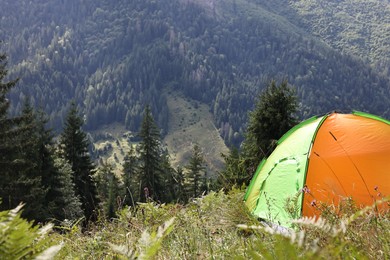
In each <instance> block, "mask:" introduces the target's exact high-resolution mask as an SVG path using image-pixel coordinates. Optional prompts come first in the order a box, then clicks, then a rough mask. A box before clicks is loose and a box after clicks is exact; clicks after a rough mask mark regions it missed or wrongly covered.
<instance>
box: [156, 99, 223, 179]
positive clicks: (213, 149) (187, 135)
mask: <svg viewBox="0 0 390 260" xmlns="http://www.w3.org/2000/svg"><path fill="white" fill-rule="evenodd" d="M167 104H168V108H169V129H168V134H167V136H166V137H165V138H164V140H163V142H164V144H166V145H167V147H168V151H169V153H170V155H171V158H172V164H173V166H175V167H176V166H179V165H181V166H184V165H186V164H187V163H188V161H189V158H190V157H191V155H192V149H193V146H194V145H195V144H198V145H199V147H200V148H201V149H202V151H203V154H204V158H205V160H206V163H207V169H208V171H209V172H212V173H215V172H216V171H218V170H220V169H221V168H222V167H223V159H222V157H221V155H220V154H221V153H225V154H227V153H228V148H227V147H226V145H225V143H224V142H223V140H222V138H221V137H220V135H219V132H218V130H217V129H216V127H215V125H214V122H213V117H212V115H211V113H210V112H209V107H208V106H207V105H205V104H200V103H199V102H197V101H195V100H191V99H186V98H184V97H183V96H181V95H179V94H178V93H173V92H172V93H171V94H169V95H167Z"/></svg>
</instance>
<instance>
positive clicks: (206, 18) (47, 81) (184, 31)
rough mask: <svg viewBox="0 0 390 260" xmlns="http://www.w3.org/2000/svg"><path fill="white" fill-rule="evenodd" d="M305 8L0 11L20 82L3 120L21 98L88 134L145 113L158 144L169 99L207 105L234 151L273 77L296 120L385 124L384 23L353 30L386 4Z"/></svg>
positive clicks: (198, 4) (36, 5) (143, 5)
mask: <svg viewBox="0 0 390 260" xmlns="http://www.w3.org/2000/svg"><path fill="white" fill-rule="evenodd" d="M312 2H313V1H310V3H306V2H305V1H287V0H276V1H261V0H224V1H221V0H218V1H217V0H210V1H205V0H158V1H157V0H132V1H124V0H118V1H109V0H94V1H92V0H83V1H80V0H77V1H76V0H67V1H59V0H57V1H49V0H35V1H23V0H21V1H11V0H4V1H3V3H2V8H1V9H0V17H1V28H0V39H2V40H3V41H4V42H5V46H4V47H5V48H3V49H4V50H5V51H6V52H7V53H8V54H9V56H10V65H11V69H10V72H11V77H20V78H21V80H20V82H19V84H18V87H17V88H16V89H15V91H14V92H13V93H12V95H11V99H12V101H13V108H12V112H13V113H16V112H17V111H19V110H20V106H21V105H20V100H21V99H22V98H23V97H24V96H30V97H31V98H32V102H33V103H34V104H35V105H37V106H42V107H44V109H45V111H46V112H47V113H48V114H49V115H50V117H51V124H52V126H53V127H55V128H59V127H60V126H61V124H62V120H63V117H64V114H65V112H66V109H67V104H68V103H69V100H71V99H75V100H76V101H77V102H78V103H79V104H80V106H81V108H82V110H83V111H84V113H85V119H86V126H87V128H88V129H89V130H92V129H96V128H98V127H99V126H101V125H103V124H108V123H113V122H123V123H124V124H125V125H126V127H127V128H128V129H129V130H138V128H139V124H140V119H141V116H142V110H143V108H144V106H145V104H151V105H152V110H153V113H154V116H155V118H156V120H157V122H158V124H159V126H160V128H163V129H164V130H165V133H166V132H167V131H168V129H169V127H168V125H167V122H168V120H167V119H168V116H169V112H168V107H167V99H166V94H164V93H166V92H164V91H163V90H164V89H166V88H170V89H172V90H178V91H181V92H182V93H184V94H185V95H187V96H188V97H190V98H192V99H195V100H198V101H200V102H203V103H206V104H208V105H209V106H210V110H211V112H212V114H213V116H214V121H215V124H216V125H217V127H218V128H219V129H220V133H221V136H222V137H223V138H224V140H225V141H227V142H228V143H234V144H238V143H239V141H240V140H241V138H242V135H241V134H242V132H243V130H244V129H245V123H246V119H247V112H248V111H249V110H250V109H252V107H253V102H254V98H255V97H256V95H257V94H258V93H259V92H260V91H261V89H262V88H263V87H264V85H265V82H266V81H267V80H269V79H272V78H274V79H278V80H281V79H287V80H288V81H289V83H290V84H292V85H294V86H295V87H296V89H297V94H298V96H299V99H300V102H301V109H300V116H301V117H302V118H304V117H308V116H311V115H313V114H320V113H324V112H328V111H330V110H335V109H337V110H351V109H356V110H362V111H366V112H370V113H374V114H378V115H381V116H384V117H386V118H390V109H389V106H388V104H389V103H390V80H389V75H388V71H386V69H385V68H388V67H389V66H388V65H386V64H388V57H389V48H387V47H386V46H387V45H386V44H389V41H387V40H386V39H388V38H386V37H388V36H387V35H388V30H389V29H388V22H386V21H387V20H386V19H388V17H389V16H386V17H385V18H384V19H383V21H380V22H374V21H372V22H371V23H370V24H369V25H365V24H364V22H361V26H363V27H364V26H366V27H367V28H370V29H367V30H366V31H360V29H358V27H359V26H360V25H359V26H358V25H357V24H356V23H354V22H353V18H357V15H354V14H358V13H359V14H360V16H359V17H360V18H359V19H363V18H364V19H363V20H359V21H366V20H369V19H370V17H374V16H375V15H376V13H377V11H378V10H379V9H382V10H383V12H384V13H386V14H387V11H388V7H389V3H388V2H387V1H379V0H377V1H370V5H368V7H367V8H368V9H369V10H363V9H362V8H359V6H360V5H359V6H358V5H356V6H355V7H356V8H355V9H354V8H351V10H350V9H348V8H347V7H348V6H349V5H347V4H346V3H345V2H344V1H316V3H318V4H314V3H312ZM339 2H340V3H339ZM349 2H351V3H354V2H356V3H359V4H362V3H363V1H358V0H353V1H349ZM321 7H326V8H325V9H324V10H323V11H321V10H322V9H321ZM382 7H383V8H382ZM347 10H348V13H346V11H347ZM354 10H356V12H355V13H354ZM344 13H345V14H344ZM381 17H382V16H378V19H380V18H381ZM338 18H339V19H338ZM353 24H355V25H356V26H355V27H356V30H355V29H353V28H355V27H353V28H352V27H351V26H350V25H353ZM363 27H362V28H363ZM324 28H325V29H326V30H325V29H324ZM332 28H333V29H332ZM351 28H352V29H353V30H352V29H351ZM359 28H360V27H359ZM364 28H365V27H364ZM374 28H375V30H374ZM348 29H351V30H352V32H351V33H348ZM370 30H371V31H370ZM374 31H375V33H374ZM360 32H361V34H359V33H360ZM381 32H382V33H381ZM368 36H369V37H370V38H369V40H367V41H366V38H365V37H368ZM356 37H357V38H356ZM383 37H384V38H383ZM356 39H358V40H356ZM359 39H360V40H359ZM355 42H356V43H359V44H356V45H354V43H355ZM364 42H369V43H370V44H365V43H364ZM341 43H342V44H341ZM360 43H361V44H360ZM375 43H377V44H375ZM348 44H350V45H348ZM349 46H357V47H356V51H355V49H353V48H352V47H349ZM360 48H361V51H359V50H360ZM365 48H367V50H374V49H375V51H372V52H369V51H366V49H365ZM350 54H354V56H352V55H350ZM359 54H361V55H360V56H359V57H357V56H356V55H359ZM379 58H381V59H382V58H383V59H382V60H381V61H380V62H377V61H378V59H379Z"/></svg>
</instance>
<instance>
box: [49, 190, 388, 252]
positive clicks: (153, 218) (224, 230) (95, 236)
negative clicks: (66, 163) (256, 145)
mask: <svg viewBox="0 0 390 260" xmlns="http://www.w3.org/2000/svg"><path fill="white" fill-rule="evenodd" d="M243 195H244V193H243V191H240V190H234V191H232V192H230V193H228V194H225V193H224V192H222V191H221V192H213V193H210V194H208V195H207V196H204V197H202V198H199V199H196V200H194V201H193V202H191V203H189V204H188V205H186V206H183V205H180V204H169V205H158V204H154V203H146V204H140V205H139V207H138V208H136V209H132V208H130V209H122V210H121V211H119V212H118V215H119V216H118V218H116V219H113V220H111V221H106V220H101V221H100V222H98V223H97V224H96V225H95V226H93V227H91V228H90V230H89V231H88V232H84V233H82V232H81V231H80V229H79V228H78V227H77V226H74V227H73V228H70V231H69V232H67V233H65V234H58V233H52V234H51V239H52V240H53V241H55V242H56V243H57V244H59V243H60V242H63V243H64V245H63V248H62V249H61V251H60V252H59V254H58V255H57V259H135V258H139V259H151V258H152V259H298V258H302V259H353V258H355V259H389V257H390V249H389V244H390V243H389V240H390V222H389V213H388V212H387V213H383V214H378V213H376V212H375V209H374V208H368V209H364V210H358V209H357V208H356V207H354V205H353V202H350V201H347V202H346V203H345V204H344V205H343V207H342V211H341V212H339V213H338V214H336V213H334V212H335V211H334V209H333V208H332V207H323V212H324V215H323V217H322V218H320V219H319V220H317V221H314V220H313V219H300V220H298V221H297V223H296V225H297V229H296V230H295V231H290V232H289V233H285V234H279V233H278V232H277V231H276V230H274V229H272V228H270V227H264V226H262V225H261V224H260V223H259V222H258V221H257V220H256V219H254V218H253V217H252V216H251V214H249V213H248V211H247V210H246V208H245V206H244V203H243V202H242V199H243Z"/></svg>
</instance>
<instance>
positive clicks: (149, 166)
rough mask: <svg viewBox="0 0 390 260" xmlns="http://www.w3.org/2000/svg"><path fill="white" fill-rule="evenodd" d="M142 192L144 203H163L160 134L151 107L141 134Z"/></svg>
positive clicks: (146, 109) (146, 112)
mask: <svg viewBox="0 0 390 260" xmlns="http://www.w3.org/2000/svg"><path fill="white" fill-rule="evenodd" d="M139 137H140V138H141V141H140V144H139V158H140V167H139V169H140V171H139V175H140V177H139V179H140V185H139V187H140V190H139V196H140V198H141V201H142V202H145V201H147V200H148V199H153V200H155V201H161V199H162V198H163V197H164V196H163V190H164V187H163V185H162V184H163V179H162V175H163V169H162V159H161V155H162V150H161V142H160V133H159V129H158V127H157V125H156V124H155V122H154V119H153V116H152V113H151V111H150V107H149V106H146V108H145V112H144V118H143V121H142V124H141V129H140V132H139Z"/></svg>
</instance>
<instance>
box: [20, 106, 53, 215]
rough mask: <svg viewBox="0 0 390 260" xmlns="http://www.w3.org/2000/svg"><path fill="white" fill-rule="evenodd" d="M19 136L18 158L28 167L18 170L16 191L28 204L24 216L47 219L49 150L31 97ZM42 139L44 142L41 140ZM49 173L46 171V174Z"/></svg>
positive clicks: (24, 109)
mask: <svg viewBox="0 0 390 260" xmlns="http://www.w3.org/2000/svg"><path fill="white" fill-rule="evenodd" d="M20 119H21V121H20V124H19V127H20V129H21V131H20V133H19V135H18V139H19V140H18V142H20V143H21V144H22V145H21V146H20V151H19V158H20V159H21V160H22V161H23V162H24V165H25V167H24V168H23V169H21V170H20V171H18V180H17V187H18V189H17V191H16V193H15V195H17V197H18V198H19V200H20V201H23V202H24V203H25V204H26V206H25V208H24V211H23V214H22V215H23V216H24V217H26V218H28V219H34V220H36V221H44V220H45V219H46V218H47V217H48V215H47V207H46V206H47V204H46V200H45V198H46V194H47V187H45V186H44V185H43V178H44V177H45V176H44V175H45V173H44V171H46V170H50V169H49V167H48V165H47V164H46V162H45V161H46V160H47V156H49V155H48V153H47V151H46V150H45V149H46V148H45V147H44V146H45V145H46V143H45V141H44V140H42V138H43V136H41V135H42V133H41V132H40V129H38V128H39V123H40V122H38V118H37V114H36V112H35V110H34V109H33V107H32V106H31V104H30V101H29V100H28V99H26V100H25V103H24V106H23V110H22V114H21V117H20ZM42 142H43V143H42ZM46 175H47V174H46Z"/></svg>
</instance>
